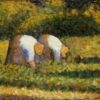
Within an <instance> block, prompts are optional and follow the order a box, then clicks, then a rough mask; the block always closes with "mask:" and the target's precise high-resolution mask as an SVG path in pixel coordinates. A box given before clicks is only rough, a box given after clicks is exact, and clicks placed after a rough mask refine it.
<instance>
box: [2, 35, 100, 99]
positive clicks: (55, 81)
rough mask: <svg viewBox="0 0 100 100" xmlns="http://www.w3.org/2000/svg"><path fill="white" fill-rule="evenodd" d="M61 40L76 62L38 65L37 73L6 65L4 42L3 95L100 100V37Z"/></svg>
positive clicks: (23, 67) (29, 69) (24, 67)
mask: <svg viewBox="0 0 100 100" xmlns="http://www.w3.org/2000/svg"><path fill="white" fill-rule="evenodd" d="M61 40H62V42H63V43H64V44H66V45H68V47H69V48H70V51H71V54H72V57H71V58H72V59H73V61H72V62H71V61H70V62H68V63H66V62H67V59H65V60H64V61H62V63H61V64H57V63H53V64H38V66H37V69H36V70H32V69H31V68H30V67H28V66H18V65H12V64H9V65H6V66H5V65H3V63H4V59H5V57H6V51H7V47H8V41H7V40H4V41H0V60H1V63H0V70H1V71H0V84H1V86H0V94H2V95H4V94H6V95H24V96H30V97H33V98H35V97H38V98H40V99H47V98H49V99H61V100H62V99H83V100H84V99H93V100H95V99H98V100H99V99H100V35H98V36H85V37H62V38H61ZM77 57H80V61H79V62H77V61H76V60H75V58H77ZM2 90H3V91H2ZM9 91H10V92H9ZM16 91H17V92H16Z"/></svg>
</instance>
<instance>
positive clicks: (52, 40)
mask: <svg viewBox="0 0 100 100" xmlns="http://www.w3.org/2000/svg"><path fill="white" fill-rule="evenodd" d="M48 46H49V48H50V49H51V50H52V51H53V54H54V58H55V60H57V61H58V62H60V60H61V53H60V51H61V47H62V43H61V41H60V40H59V39H58V38H57V37H55V36H53V35H49V36H48Z"/></svg>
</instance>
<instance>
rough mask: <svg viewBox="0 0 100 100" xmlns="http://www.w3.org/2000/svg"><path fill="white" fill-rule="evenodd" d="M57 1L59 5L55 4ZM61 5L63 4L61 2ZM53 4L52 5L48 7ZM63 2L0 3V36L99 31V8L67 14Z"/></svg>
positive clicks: (76, 33) (80, 33) (60, 34)
mask: <svg viewBox="0 0 100 100" xmlns="http://www.w3.org/2000/svg"><path fill="white" fill-rule="evenodd" d="M56 2H57V5H56ZM58 4H61V5H58ZM49 5H50V6H49ZM62 6H63V4H62V3H61V1H60V0H59V1H55V2H54V1H52V2H51V4H50V3H49V4H48V5H47V6H46V7H45V8H40V7H36V6H35V5H34V4H32V3H30V2H25V1H23V2H20V1H18V2H15V1H6V2H0V27H1V28H0V35H1V37H0V38H4V37H7V38H8V37H13V36H14V35H16V34H30V35H34V33H35V32H36V33H37V35H39V33H41V32H49V33H50V32H52V33H53V34H55V35H57V36H58V35H59V36H63V35H64V36H65V35H71V36H72V35H74V36H75V35H78V36H80V35H82V36H84V35H89V34H91V35H93V34H95V33H96V34H97V33H99V30H100V20H99V16H100V11H99V10H96V11H95V10H94V9H93V6H91V7H90V8H88V9H87V10H86V11H85V12H84V13H83V15H81V16H71V15H67V16H64V13H68V12H63V9H62V8H63V7H62Z"/></svg>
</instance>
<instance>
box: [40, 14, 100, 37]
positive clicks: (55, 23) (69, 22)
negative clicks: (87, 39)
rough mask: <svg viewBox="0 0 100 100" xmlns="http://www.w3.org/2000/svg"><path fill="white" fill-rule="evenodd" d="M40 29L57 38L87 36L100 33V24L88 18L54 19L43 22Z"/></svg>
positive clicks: (69, 17) (68, 17)
mask: <svg viewBox="0 0 100 100" xmlns="http://www.w3.org/2000/svg"><path fill="white" fill-rule="evenodd" d="M38 29H42V32H43V33H52V34H55V35H56V36H59V37H60V36H65V35H66V36H85V35H95V34H98V33H99V30H100V28H99V24H97V23H96V22H95V21H94V20H93V18H91V17H86V16H67V17H58V16H57V17H53V18H52V19H47V20H45V21H43V23H42V24H41V25H40V27H39V28H38Z"/></svg>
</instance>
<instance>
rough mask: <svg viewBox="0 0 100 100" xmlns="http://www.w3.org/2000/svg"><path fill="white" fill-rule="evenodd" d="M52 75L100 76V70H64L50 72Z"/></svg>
mask: <svg viewBox="0 0 100 100" xmlns="http://www.w3.org/2000/svg"><path fill="white" fill-rule="evenodd" d="M49 74H50V75H51V76H64V77H65V76H66V77H68V78H85V79H89V78H100V71H99V70H95V71H90V70H85V71H70V72H69V71H68V72H67V71H63V72H56V73H49Z"/></svg>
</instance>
